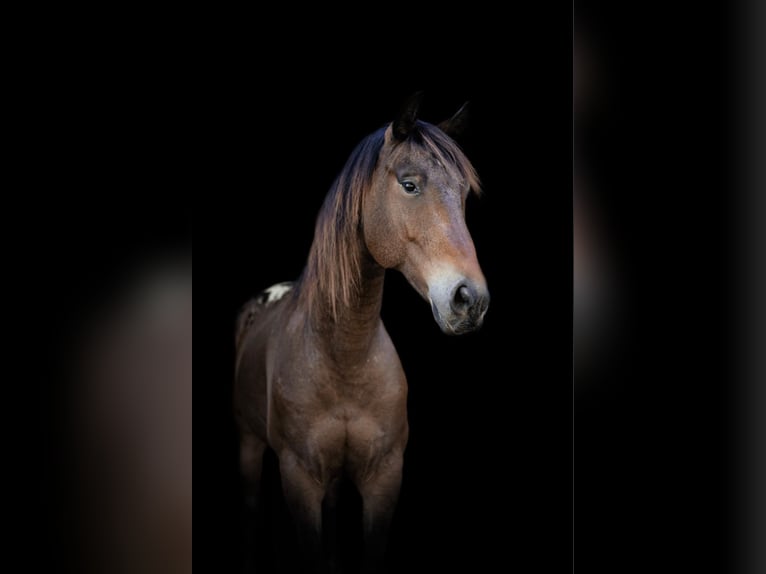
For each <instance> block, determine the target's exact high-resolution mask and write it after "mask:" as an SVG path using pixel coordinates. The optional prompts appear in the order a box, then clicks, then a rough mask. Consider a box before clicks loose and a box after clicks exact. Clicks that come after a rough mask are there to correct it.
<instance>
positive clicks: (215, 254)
mask: <svg viewBox="0 0 766 574" xmlns="http://www.w3.org/2000/svg"><path fill="white" fill-rule="evenodd" d="M480 36H481V34H480V33H479V30H476V32H475V33H472V34H471V37H470V39H467V41H466V44H467V45H468V47H466V46H463V45H460V46H458V45H455V44H453V45H447V44H444V43H442V44H438V46H439V47H438V48H437V47H436V46H437V44H436V43H435V42H436V41H437V39H436V38H430V37H428V36H426V37H425V38H423V39H422V40H421V41H422V42H423V45H422V46H421V47H418V46H413V48H412V51H411V52H410V53H408V54H406V56H405V57H402V56H399V55H397V56H393V55H389V56H388V57H386V55H385V54H383V55H380V56H377V55H376V56H372V55H371V56H369V58H368V59H367V60H366V61H365V60H364V59H363V61H365V66H366V67H367V69H360V68H359V66H358V65H352V64H351V60H352V56H351V54H350V53H349V52H348V51H347V50H346V49H345V48H342V49H341V50H339V51H338V52H337V53H333V51H332V50H327V49H326V48H325V49H323V50H322V51H321V53H316V54H314V53H312V52H308V53H304V54H301V55H300V57H299V58H297V59H290V58H288V59H287V60H284V59H283V60H280V61H279V64H278V65H277V63H276V62H275V61H272V60H271V59H269V58H266V57H264V56H262V55H259V54H252V57H248V58H245V59H244V60H243V59H242V58H240V59H238V62H240V63H243V65H244V66H245V67H244V69H243V70H240V71H239V72H241V73H235V72H237V71H236V70H233V69H232V68H231V66H224V69H223V70H221V72H220V74H221V77H222V81H221V83H220V84H219V85H218V86H219V87H218V90H219V91H220V92H221V95H220V97H219V99H220V100H221V101H223V102H225V106H223V107H222V108H221V109H220V110H219V111H218V113H219V114H220V115H217V116H216V117H215V118H214V119H215V122H216V125H217V126H218V128H219V129H220V133H219V134H218V133H217V134H216V141H215V142H211V143H212V144H213V146H214V147H215V148H216V152H215V153H216V159H217V160H220V162H221V165H220V174H219V175H220V179H219V180H218V181H216V182H215V185H214V187H213V188H211V189H209V190H206V191H205V192H204V194H203V196H202V197H201V201H200V205H201V208H202V211H201V214H200V218H199V220H198V221H199V222H200V223H199V224H198V227H197V229H198V241H197V258H198V262H200V263H199V264H200V265H202V267H201V268H200V267H198V277H204V279H203V280H202V282H201V285H203V286H201V287H198V295H197V297H198V301H204V304H198V305H197V309H196V310H195V314H196V322H197V324H198V325H201V326H198V327H197V337H198V341H199V342H198V345H197V355H196V358H195V371H196V372H195V380H196V382H195V392H194V399H195V400H194V405H195V419H194V420H195V435H194V449H195V477H194V478H195V568H198V569H199V568H201V570H198V571H210V572H213V571H215V572H231V571H236V570H235V569H234V568H235V564H237V563H238V558H239V543H240V539H239V533H238V525H239V522H238V519H239V508H240V500H239V491H238V489H239V478H238V470H237V459H238V454H237V453H238V451H237V437H236V433H235V428H234V424H233V421H232V416H231V406H230V404H231V398H230V397H231V382H232V369H233V325H234V319H235V317H236V313H237V310H238V308H239V307H240V306H241V305H242V304H243V303H244V302H245V301H246V300H247V299H248V298H249V297H250V296H252V295H254V294H255V293H257V292H258V291H259V290H261V289H263V288H265V287H268V286H270V285H272V284H274V283H276V282H279V281H285V280H292V279H295V278H296V277H297V276H298V275H299V274H300V272H301V269H302V267H303V264H304V262H305V258H306V255H307V253H308V250H309V247H310V244H311V239H312V235H313V227H314V220H315V217H316V213H317V211H318V209H319V206H320V205H321V202H322V200H323V198H324V195H325V193H326V191H327V190H328V189H329V186H330V184H331V183H332V181H333V179H334V177H335V175H336V174H337V173H338V171H339V170H340V169H341V167H342V166H343V164H344V162H345V160H346V158H347V156H348V154H349V153H350V152H351V150H352V149H353V147H354V146H355V145H356V144H357V142H358V141H359V140H360V139H361V138H362V137H364V136H365V135H366V134H368V133H370V132H371V131H373V130H375V129H377V128H378V127H379V126H381V125H383V124H384V123H386V122H388V121H390V120H391V119H393V117H394V115H395V113H396V112H397V111H398V109H399V108H400V106H401V104H402V103H403V101H404V100H405V98H406V97H408V96H409V95H410V94H412V93H413V92H415V91H417V90H424V92H425V99H424V103H423V107H422V110H421V118H422V119H424V120H426V121H431V122H438V121H441V120H443V119H445V118H447V117H448V116H450V115H451V114H453V113H454V112H455V111H456V110H457V109H458V108H459V106H460V105H462V103H463V102H464V101H466V100H470V105H471V121H470V127H469V130H468V132H467V134H466V136H465V138H463V139H462V140H461V141H460V143H461V144H462V145H463V147H464V149H465V150H466V153H467V155H468V156H469V158H470V159H471V160H472V161H473V162H474V165H475V166H476V168H477V170H478V172H479V175H480V177H481V179H482V181H483V184H484V190H485V193H484V196H483V197H481V198H480V199H477V198H475V197H472V198H471V199H470V200H469V203H468V208H467V211H468V216H467V219H468V225H469V228H470V230H471V232H472V234H473V238H474V241H475V243H476V248H477V251H478V256H479V261H480V263H481V264H482V267H483V270H484V272H485V274H486V277H487V280H488V283H489V289H490V292H491V294H492V303H491V306H490V310H489V313H488V315H487V319H486V323H485V326H484V328H483V329H482V330H481V331H480V332H479V333H477V334H475V335H471V336H466V337H461V338H449V337H446V336H444V335H442V334H441V332H440V331H439V329H438V327H437V326H436V324H435V322H434V320H433V318H432V316H431V312H430V310H429V307H428V305H427V304H426V303H425V302H423V301H422V300H421V299H420V298H419V296H418V295H417V294H416V293H415V292H414V291H413V290H412V289H411V288H410V287H409V286H408V285H407V284H406V282H405V280H404V279H403V277H401V276H400V275H399V274H397V273H396V272H389V274H388V275H387V280H386V287H385V296H384V303H383V312H382V314H383V319H384V321H385V324H386V326H387V328H388V330H389V333H390V334H391V337H392V339H393V341H394V344H395V345H396V348H397V350H398V351H399V354H400V356H401V359H402V362H403V365H404V369H405V371H406V373H407V376H408V381H409V387H410V394H409V404H408V408H409V418H410V424H411V433H410V442H409V446H408V448H407V451H406V455H405V470H404V481H403V486H402V492H401V500H400V503H399V507H398V510H397V513H396V516H395V519H394V527H393V533H392V540H391V553H390V559H391V566H392V572H423V571H428V572H439V571H445V570H447V569H448V568H449V569H453V568H457V570H458V571H469V572H484V571H494V570H495V569H497V565H498V564H501V563H503V561H508V560H510V562H511V563H516V562H518V563H519V564H523V563H528V561H530V560H532V561H534V562H535V563H536V564H538V566H539V568H541V569H543V570H546V569H551V570H552V569H553V568H554V567H553V566H550V567H548V566H546V564H550V563H552V561H553V560H556V561H561V560H563V561H564V566H563V567H564V568H566V567H567V564H568V549H569V525H568V518H567V513H568V508H569V485H568V481H569V468H570V466H569V454H568V453H569V448H570V438H571V435H570V432H569V428H570V427H569V425H570V422H571V413H570V410H569V398H570V394H569V388H570V387H569V385H570V382H571V265H572V259H571V231H572V228H571V226H572V223H571V191H570V189H571V188H570V179H569V176H570V174H569V166H570V159H571V119H570V115H569V113H570V100H569V96H570V93H571V77H570V75H569V72H570V68H571V60H570V40H571V30H570V29H569V26H568V22H567V21H566V20H565V21H564V22H563V25H562V27H561V29H560V30H559V35H558V36H557V37H556V39H555V44H552V45H551V46H550V55H549V56H548V55H547V54H548V53H549V52H548V50H547V49H546V51H545V54H546V56H545V57H544V58H543V59H542V60H541V59H535V60H530V59H525V58H523V57H520V56H518V54H520V53H521V51H523V49H524V43H525V41H529V40H530V38H529V36H528V35H525V36H523V37H519V39H518V40H513V39H508V41H507V42H505V43H502V47H503V50H502V51H497V50H498V49H499V46H494V45H493V46H486V47H481V48H480V47H477V46H476V45H474V46H470V44H471V43H472V42H474V43H477V42H480V41H481V38H480ZM429 42H434V43H429ZM328 52H330V53H328ZM514 54H516V55H514ZM541 54H542V52H541ZM541 57H542V56H541ZM377 58H380V59H379V60H378V59H377ZM554 70H555V72H554ZM200 269H202V271H200ZM200 273H202V275H200ZM200 289H202V291H200ZM275 467H276V465H275V464H274V459H273V457H268V458H267V465H266V474H267V476H266V480H265V488H266V496H267V497H269V499H270V500H272V506H270V507H269V512H270V520H271V521H272V524H273V525H274V528H272V529H269V530H268V532H267V533H266V534H264V535H263V536H265V537H266V538H267V544H266V546H267V547H269V548H271V549H272V551H273V552H275V551H277V550H278V549H280V548H282V546H280V542H279V540H278V537H279V536H280V535H281V534H280V533H281V532H282V531H283V530H286V527H285V524H284V522H285V520H284V512H285V511H284V506H283V503H282V502H281V501H280V496H281V495H280V494H279V486H278V482H277V480H276V468H275ZM346 495H347V497H346V498H347V501H346V505H345V507H344V508H345V511H344V514H343V516H344V518H345V521H344V524H345V526H344V528H343V532H344V536H345V541H346V545H347V547H350V548H353V546H354V545H356V544H358V543H359V541H358V540H357V539H356V538H355V536H354V532H356V530H355V528H357V529H358V528H360V526H359V525H358V524H357V523H355V522H354V518H355V513H357V512H359V503H358V501H355V500H354V495H353V493H351V492H346ZM562 513H563V514H562ZM554 514H556V515H557V516H559V517H563V521H562V520H558V519H554V518H553V516H554ZM198 516H199V518H198ZM554 530H555V531H557V532H559V533H560V536H561V538H559V539H558V542H557V545H558V548H559V551H557V552H555V553H548V552H546V551H545V548H546V547H547V546H548V545H549V544H550V543H551V532H552V531H554ZM288 533H289V530H288ZM274 549H277V550H274ZM561 549H563V553H562V552H561V551H560V550H561ZM350 554H351V555H353V554H354V552H353V550H352V551H350ZM269 564H270V565H272V566H273V560H272V559H270V560H269ZM559 567H560V566H558V567H556V569H557V568H559Z"/></svg>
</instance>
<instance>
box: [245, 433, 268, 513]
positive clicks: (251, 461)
mask: <svg viewBox="0 0 766 574" xmlns="http://www.w3.org/2000/svg"><path fill="white" fill-rule="evenodd" d="M239 449H240V450H239V465H240V472H241V473H242V487H243V490H244V493H245V504H246V505H247V507H248V508H249V509H250V510H255V509H257V507H258V502H259V499H260V490H261V472H262V470H263V453H264V452H265V451H266V443H265V442H264V441H263V440H261V439H260V438H259V437H257V436H255V435H253V434H243V435H242V438H241V440H240V445H239Z"/></svg>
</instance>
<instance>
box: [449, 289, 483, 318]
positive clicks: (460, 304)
mask: <svg viewBox="0 0 766 574" xmlns="http://www.w3.org/2000/svg"><path fill="white" fill-rule="evenodd" d="M476 296H477V294H476V289H474V288H473V287H471V286H470V285H468V284H466V283H460V284H458V285H457V286H456V287H455V289H454V290H453V291H452V299H451V301H450V307H451V308H452V311H453V312H454V313H455V314H457V315H466V314H467V313H468V310H469V309H470V308H471V307H472V306H473V304H474V302H475V301H476Z"/></svg>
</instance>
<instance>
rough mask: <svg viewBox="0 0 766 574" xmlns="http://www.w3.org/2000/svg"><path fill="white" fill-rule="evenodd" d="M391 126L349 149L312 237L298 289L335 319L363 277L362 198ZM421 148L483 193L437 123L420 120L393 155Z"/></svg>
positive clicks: (310, 304) (313, 305)
mask: <svg viewBox="0 0 766 574" xmlns="http://www.w3.org/2000/svg"><path fill="white" fill-rule="evenodd" d="M387 127H388V126H384V127H382V128H380V129H378V130H377V131H375V132H373V133H372V134H370V135H368V136H367V137H365V138H364V139H363V140H362V141H361V142H360V143H359V144H358V145H357V146H356V148H355V149H354V151H353V152H351V155H350V156H349V158H348V160H347V161H346V164H345V166H344V167H343V169H342V170H341V172H340V174H339V175H338V177H337V178H336V179H335V181H334V182H333V184H332V186H331V187H330V191H329V192H328V193H327V196H326V197H325V200H324V203H323V204H322V207H321V209H320V211H319V215H318V217H317V221H316V226H315V228H314V241H313V243H312V246H311V251H310V252H309V257H308V262H307V264H306V268H305V269H304V271H303V274H302V275H301V277H300V279H299V281H298V289H296V292H297V293H301V294H302V296H305V297H306V300H307V303H308V307H309V311H310V312H312V310H313V309H315V308H316V305H317V302H318V301H317V299H318V298H319V297H321V298H322V299H323V300H324V301H325V302H326V303H327V304H329V311H330V315H331V317H332V319H333V320H335V321H337V318H338V310H339V308H341V307H348V306H350V305H351V303H352V300H353V297H354V295H355V294H356V293H357V292H358V288H359V284H360V281H361V265H362V256H363V246H362V243H361V242H360V241H359V232H360V230H361V222H362V201H363V198H364V194H365V193H366V190H367V189H368V188H369V186H370V184H371V182H372V176H373V174H374V173H375V169H376V168H377V165H378V158H379V157H380V152H381V150H382V149H383V145H384V143H385V134H386V129H387ZM408 143H409V145H412V146H419V147H422V148H425V149H426V150H427V151H428V152H430V153H431V154H432V155H433V157H434V159H435V160H436V161H438V162H440V164H441V165H442V166H443V167H444V168H445V169H448V170H456V171H453V173H454V174H455V175H457V176H459V177H460V178H461V179H462V180H463V181H465V182H466V183H467V184H468V185H469V186H470V188H471V189H472V190H473V192H474V193H476V194H480V193H481V184H480V182H479V178H478V176H477V174H476V171H475V170H474V168H473V166H472V165H471V163H470V161H469V160H468V158H467V157H466V156H465V154H464V153H463V151H462V150H461V149H460V147H459V146H458V145H457V143H456V142H455V141H454V140H453V139H451V138H450V137H449V136H448V135H447V134H445V133H444V132H443V131H441V130H440V129H439V128H437V127H436V126H434V125H432V124H429V123H426V122H423V121H417V122H416V123H415V126H414V128H413V130H412V132H411V133H410V135H409V137H408V138H407V139H406V140H405V141H403V142H399V143H396V144H395V148H394V150H393V153H394V154H398V153H406V149H408V148H407V147H406V145H405V144H408Z"/></svg>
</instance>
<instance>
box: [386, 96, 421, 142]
mask: <svg viewBox="0 0 766 574" xmlns="http://www.w3.org/2000/svg"><path fill="white" fill-rule="evenodd" d="M422 100H423V92H417V93H415V94H413V95H411V96H410V97H409V98H408V99H407V101H406V102H405V104H404V106H403V107H402V111H401V112H400V113H399V117H398V118H396V119H395V120H394V123H393V124H392V126H391V130H392V132H393V134H394V137H395V138H396V139H398V140H399V141H404V140H406V139H407V136H409V135H410V132H412V129H413V128H414V127H415V122H416V121H417V119H418V109H420V102H421V101H422Z"/></svg>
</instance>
